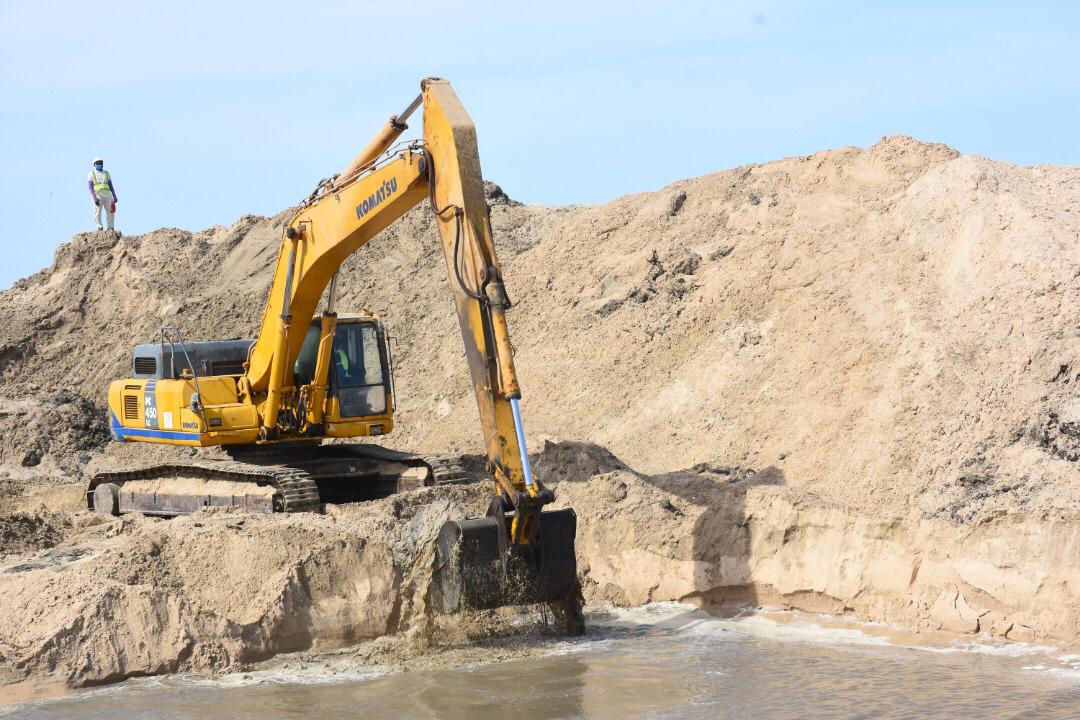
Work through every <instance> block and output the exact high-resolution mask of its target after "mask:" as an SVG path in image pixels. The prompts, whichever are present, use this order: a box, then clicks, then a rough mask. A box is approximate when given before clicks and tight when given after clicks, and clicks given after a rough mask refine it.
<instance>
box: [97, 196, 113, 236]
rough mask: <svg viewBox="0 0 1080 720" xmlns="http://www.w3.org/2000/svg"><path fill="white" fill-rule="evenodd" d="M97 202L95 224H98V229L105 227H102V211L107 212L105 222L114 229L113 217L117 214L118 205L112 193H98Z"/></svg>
mask: <svg viewBox="0 0 1080 720" xmlns="http://www.w3.org/2000/svg"><path fill="white" fill-rule="evenodd" d="M97 199H98V201H97V204H95V205H94V224H95V225H97V229H98V230H101V229H103V228H102V227H101V213H102V211H104V213H105V222H106V223H108V228H109V229H110V230H112V229H113V218H114V217H115V216H116V205H115V204H114V203H113V197H112V195H98V196H97Z"/></svg>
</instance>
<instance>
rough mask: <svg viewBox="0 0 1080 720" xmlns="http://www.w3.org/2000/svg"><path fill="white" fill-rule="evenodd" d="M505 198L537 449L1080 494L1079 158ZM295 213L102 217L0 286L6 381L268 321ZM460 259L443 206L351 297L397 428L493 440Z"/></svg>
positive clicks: (817, 166) (921, 147)
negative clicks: (445, 237) (441, 242)
mask: <svg viewBox="0 0 1080 720" xmlns="http://www.w3.org/2000/svg"><path fill="white" fill-rule="evenodd" d="M489 197H490V199H491V202H492V221H493V224H494V228H495V234H496V238H497V241H498V243H499V245H500V250H501V256H502V259H503V260H504V263H505V265H506V274H507V277H508V280H507V284H508V288H509V289H510V291H511V293H512V299H513V300H515V301H516V303H517V304H516V306H515V309H514V310H513V311H512V312H511V323H512V331H513V336H514V343H515V346H516V347H517V350H518V355H517V362H518V365H519V368H520V372H521V376H522V380H523V383H524V389H525V396H526V397H525V407H526V414H527V418H526V419H527V422H528V426H529V430H530V435H531V438H532V441H533V442H534V443H537V444H536V447H535V449H536V450H539V449H540V445H541V444H542V441H543V440H545V439H555V440H561V439H584V440H590V441H593V442H598V443H600V444H602V445H604V446H606V447H609V448H611V450H612V451H614V452H615V453H616V454H618V455H619V456H620V457H622V458H624V459H625V460H626V461H627V462H629V463H631V464H632V465H633V466H635V467H638V468H641V469H643V470H645V471H648V472H659V471H662V470H665V469H669V468H672V467H688V466H691V465H694V464H695V463H699V462H718V463H720V464H729V465H738V464H747V465H753V466H762V467H763V466H766V465H776V466H777V468H778V469H779V470H780V471H781V472H783V474H784V476H785V482H786V483H788V484H789V485H793V486H797V487H800V488H805V489H808V490H811V491H813V492H815V493H817V494H819V495H821V496H822V497H824V498H828V499H829V500H830V501H831V502H837V503H842V504H845V505H848V506H851V507H853V508H858V509H861V510H864V511H876V510H880V509H883V508H894V507H909V508H911V509H912V512H914V513H919V514H921V515H925V516H927V517H948V518H951V519H953V520H957V521H968V520H971V519H973V518H974V517H975V516H976V515H978V514H979V513H981V512H984V511H988V510H992V509H994V508H998V507H1016V506H1021V507H1033V508H1042V507H1049V506H1068V507H1076V506H1077V504H1078V498H1080V483H1078V482H1076V481H1077V479H1078V474H1077V470H1076V465H1075V458H1076V457H1077V455H1078V447H1080V431H1077V429H1076V428H1077V427H1078V425H1077V423H1076V422H1075V420H1074V419H1072V418H1074V416H1076V415H1077V413H1078V411H1077V410H1076V408H1075V407H1073V406H1072V405H1071V404H1070V402H1071V400H1072V398H1073V392H1072V388H1073V386H1074V385H1075V383H1076V382H1077V378H1078V377H1080V363H1078V362H1077V358H1078V354H1080V330H1077V328H1076V327H1075V322H1073V319H1072V313H1071V311H1070V308H1072V307H1074V306H1075V305H1076V302H1077V300H1078V299H1080V297H1078V295H1080V286H1078V285H1077V283H1076V282H1075V280H1074V278H1075V276H1076V274H1077V273H1078V272H1080V244H1077V242H1076V239H1077V237H1078V236H1080V169H1078V168H1073V167H1033V168H1019V167H1015V166H1012V165H1008V164H1005V163H1000V162H995V161H992V160H987V159H984V158H978V157H972V156H959V155H957V153H955V152H954V151H952V150H950V149H948V148H946V147H944V146H940V145H931V144H927V143H921V142H918V141H915V140H912V139H910V138H904V137H893V138H886V139H884V140H882V141H881V142H880V143H878V144H877V145H875V146H873V147H871V148H868V149H865V150H860V149H857V148H843V149H840V150H834V151H828V152H822V153H818V154H816V155H812V156H809V157H798V158H790V159H787V160H781V161H777V162H772V163H768V164H765V165H751V166H745V167H740V168H735V169H733V170H728V171H724V172H721V173H716V174H714V175H709V176H706V177H701V178H696V179H692V180H686V181H681V182H678V183H675V184H673V185H671V186H669V187H667V188H664V189H663V190H660V191H658V192H655V193H642V194H639V195H631V196H627V197H624V198H620V199H618V200H616V201H614V202H612V203H609V204H607V205H601V206H595V207H568V208H548V207H536V206H522V205H519V204H515V203H512V202H510V201H508V200H507V199H506V198H505V195H504V194H502V193H501V191H498V190H497V189H495V188H494V186H491V189H490V192H489ZM282 217H283V216H281V215H279V216H277V217H275V218H269V219H265V218H255V217H246V218H243V219H241V220H240V221H238V222H237V223H236V224H234V225H233V226H232V227H231V228H211V229H210V230H207V231H204V232H200V233H189V232H183V231H179V230H161V231H158V232H155V233H150V234H148V235H144V236H141V237H125V238H123V239H120V240H113V239H106V238H104V237H102V236H100V235H98V234H86V235H80V236H77V237H76V238H75V239H74V240H73V241H72V242H71V243H69V244H67V245H65V246H62V247H61V248H60V249H58V250H57V252H56V260H55V263H54V265H53V266H52V267H51V268H48V269H46V270H44V271H42V272H41V273H38V274H37V275H35V276H33V277H31V278H28V279H26V280H22V281H19V282H18V283H16V284H15V286H13V287H12V289H10V290H8V291H6V292H4V293H0V319H2V322H0V392H2V393H4V394H5V395H8V396H9V397H15V398H20V397H26V396H27V395H30V396H34V395H35V394H36V393H37V392H40V388H72V389H74V390H77V391H78V392H79V393H80V394H81V395H83V396H85V397H86V398H88V399H89V400H90V401H92V402H95V403H99V404H100V403H101V402H102V401H103V397H104V388H105V387H106V385H107V383H108V381H109V380H111V379H112V378H115V377H120V376H122V375H123V374H124V373H125V372H126V371H127V368H128V363H129V353H130V346H131V345H132V344H133V343H135V342H145V341H148V340H152V339H153V338H154V337H155V336H156V332H157V329H158V328H159V327H160V326H161V325H162V324H179V325H180V326H181V327H182V328H183V329H184V331H185V334H186V336H188V337H190V338H192V339H206V338H225V337H241V336H247V335H250V334H251V332H252V331H253V329H254V328H255V327H256V325H257V321H258V313H259V312H260V308H261V307H262V301H263V295H264V293H265V288H266V285H267V281H268V278H269V276H270V272H271V263H272V261H273V259H274V256H275V253H276V251H277V243H278V239H279V233H280V227H281V222H282ZM444 275H445V266H444V263H443V260H442V257H441V254H440V251H439V246H438V242H437V240H436V235H435V229H434V226H433V223H432V221H431V217H430V213H429V211H427V209H426V208H417V209H415V210H414V211H412V212H411V213H409V214H408V215H407V216H406V217H405V218H403V219H402V221H400V222H399V223H397V224H396V225H394V226H393V227H392V228H390V229H389V230H387V231H386V232H385V233H383V235H382V236H380V237H378V238H376V239H375V240H374V241H372V242H371V243H370V244H369V246H368V247H367V248H365V249H364V250H363V251H362V252H360V253H357V254H356V255H355V256H354V257H353V258H352V259H351V260H350V261H349V263H348V264H347V266H346V268H345V270H344V273H343V280H344V283H343V285H344V288H343V291H342V295H341V300H340V306H341V307H342V308H368V309H371V310H375V311H377V312H379V313H380V314H382V315H383V316H384V317H385V319H386V320H387V322H388V324H389V326H390V328H391V331H392V333H393V334H394V336H395V337H396V338H397V340H398V342H397V343H396V347H397V354H396V357H395V361H396V367H397V372H398V383H397V386H398V390H399V396H400V397H399V400H400V406H401V414H400V422H399V430H398V431H397V433H396V435H395V436H394V438H393V442H394V443H396V444H398V445H402V446H407V447H410V448H415V449H418V450H424V451H447V450H451V451H458V452H477V451H479V449H480V443H479V440H478V436H477V433H476V427H475V424H474V423H473V422H472V419H474V418H475V416H476V415H475V413H476V411H475V407H474V402H473V399H472V395H471V393H470V391H469V388H468V384H467V379H466V377H467V373H465V372H464V366H463V364H462V360H461V349H460V342H459V340H458V338H457V332H458V331H457V325H456V322H455V320H454V317H453V314H452V310H451V307H450V304H449V303H448V302H447V297H449V295H448V293H447V289H446V282H447V281H446V279H445V277H444ZM71 348H79V352H71ZM30 387H36V388H39V390H38V391H33V390H27V388H30ZM541 389H544V390H543V391H541ZM23 452H25V451H23ZM5 461H7V458H6V457H5Z"/></svg>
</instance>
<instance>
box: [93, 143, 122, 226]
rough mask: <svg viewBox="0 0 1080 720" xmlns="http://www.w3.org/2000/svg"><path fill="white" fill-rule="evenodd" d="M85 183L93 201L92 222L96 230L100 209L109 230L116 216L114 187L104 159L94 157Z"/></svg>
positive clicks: (99, 224)
mask: <svg viewBox="0 0 1080 720" xmlns="http://www.w3.org/2000/svg"><path fill="white" fill-rule="evenodd" d="M87 184H88V185H89V187H90V197H91V198H92V199H93V201H94V223H95V224H96V225H97V229H98V230H102V229H103V228H102V227H101V211H102V210H104V211H105V220H106V222H107V224H108V228H109V230H112V229H113V218H114V217H115V216H116V188H114V187H113V184H112V178H111V177H110V176H109V171H108V170H106V169H105V161H104V160H102V159H101V158H99V157H97V158H94V168H93V170H91V171H90V175H89V176H87Z"/></svg>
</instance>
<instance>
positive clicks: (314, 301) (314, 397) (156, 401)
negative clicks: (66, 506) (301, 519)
mask: <svg viewBox="0 0 1080 720" xmlns="http://www.w3.org/2000/svg"><path fill="white" fill-rule="evenodd" d="M421 106H422V107H423V137H422V139H421V140H417V141H413V142H408V143H398V144H395V143H397V141H398V138H399V137H400V136H401V134H402V133H403V132H404V131H405V130H406V129H407V128H408V125H407V120H408V119H409V117H410V116H411V115H412V114H413V113H414V112H415V111H416V110H418V109H419V108H420V107H421ZM422 202H427V203H428V204H429V205H430V208H431V210H432V212H433V213H434V215H435V218H436V223H437V225H438V229H439V235H440V238H441V243H442V249H443V254H444V256H445V258H446V266H447V271H448V276H449V280H450V289H451V291H452V294H453V299H454V306H455V309H456V311H457V316H458V324H459V327H460V330H461V336H462V340H463V343H464V348H465V357H466V360H467V363H468V366H469V373H470V377H471V381H472V387H473V391H474V393H475V396H476V403H477V408H478V410H479V414H480V424H481V435H482V437H483V438H484V442H485V452H486V456H487V462H486V465H485V471H486V473H487V475H488V476H489V477H490V479H491V481H492V482H493V485H494V490H495V498H494V500H493V501H492V503H491V506H490V508H489V510H488V514H487V516H486V517H484V518H478V519H471V520H464V521H460V522H454V521H451V522H447V523H446V524H445V526H444V527H443V528H442V530H441V532H440V533H439V536H438V540H437V542H436V549H435V550H436V551H435V563H436V567H435V575H434V578H435V583H434V589H433V592H434V595H435V598H436V603H435V604H436V606H437V607H438V608H440V609H441V610H442V611H444V612H455V611H457V610H459V609H462V608H492V607H498V606H501V605H508V604H521V603H536V602H558V601H560V600H562V599H564V598H566V597H568V596H569V595H571V594H573V593H574V592H575V591H576V586H577V570H576V561H575V555H574V538H575V533H576V516H575V515H574V512H573V510H559V511H545V510H544V507H545V506H546V505H547V504H549V503H550V502H552V501H553V500H554V494H553V493H552V491H551V490H549V489H548V488H546V487H544V485H543V484H542V482H541V481H540V479H539V478H536V477H535V476H534V475H533V473H532V469H531V467H530V465H529V458H528V455H527V453H526V451H525V433H524V427H523V424H522V419H521V406H520V402H521V397H522V393H521V387H520V383H519V381H518V377H517V370H516V368H515V365H514V357H513V349H512V346H511V343H510V335H509V330H508V327H507V319H506V312H507V310H508V309H509V308H510V300H509V297H508V294H507V291H506V287H505V284H504V282H503V277H502V268H501V266H500V264H499V261H498V257H497V255H496V252H495V244H494V241H493V238H492V231H491V220H490V217H489V208H488V205H487V202H486V199H485V196H484V186H483V176H482V174H481V171H480V156H479V152H478V150H477V145H476V128H475V126H474V125H473V122H472V120H471V119H470V118H469V115H468V113H467V112H466V111H465V108H464V107H463V106H462V104H461V102H460V100H459V99H458V97H457V95H456V94H455V93H454V90H453V89H452V88H451V87H450V84H449V83H448V82H447V81H445V80H442V79H440V78H426V79H425V80H423V81H422V82H421V94H420V96H419V97H417V99H416V100H414V101H413V102H412V103H410V105H409V106H408V108H407V109H406V110H405V111H404V112H403V113H401V115H397V116H393V117H391V118H390V120H389V121H388V122H387V123H386V125H385V126H384V127H383V128H382V130H381V131H380V132H379V133H378V134H377V135H376V137H375V138H374V139H372V140H371V141H370V142H369V143H368V144H367V145H366V146H365V147H364V149H363V151H361V153H360V154H359V155H358V156H357V157H356V158H355V159H354V160H353V161H352V162H351V163H350V164H349V165H348V166H347V167H346V169H345V170H344V171H343V172H341V173H340V174H338V175H336V176H334V177H332V178H329V179H327V180H324V181H322V182H321V183H320V184H319V186H318V187H317V188H316V190H315V192H313V193H312V194H311V195H310V196H309V197H308V198H307V199H305V200H304V201H303V202H302V203H301V204H300V205H299V206H298V207H297V208H296V210H295V211H294V212H293V214H292V215H291V217H290V218H289V220H288V221H287V222H286V223H285V228H284V231H283V233H282V235H283V236H282V240H281V247H280V250H279V253H278V259H277V264H276V266H275V269H274V275H273V278H272V280H271V284H270V292H269V296H268V298H267V302H266V306H265V308H264V309H263V315H262V321H261V323H260V326H259V331H258V334H257V336H256V337H255V338H254V339H253V340H230V341H204V342H187V341H185V340H184V339H183V337H182V336H181V333H180V330H179V329H178V328H165V329H163V330H162V333H161V336H160V338H159V339H158V342H156V343H150V344H144V345H138V346H136V348H135V356H134V361H133V365H132V369H133V377H131V378H129V379H125V380H117V381H114V382H113V383H112V384H111V386H110V388H109V406H110V410H111V426H112V432H113V437H114V439H116V440H118V441H123V442H151V443H164V444H172V445H188V446H195V447H207V446H222V447H223V448H224V449H225V450H226V451H227V452H228V454H229V455H230V458H231V459H230V460H228V461H221V460H216V461H215V460H197V461H186V462H180V461H178V462H174V463H168V464H162V465H155V466H151V467H145V468H137V469H129V470H118V471H109V472H102V473H98V474H97V475H95V476H94V477H93V478H92V479H91V481H90V485H89V487H88V488H87V505H88V506H89V507H90V508H91V509H93V510H96V511H98V512H103V513H109V514H120V513H124V512H133V511H138V512H143V513H148V514H155V515H162V516H173V515H180V514H184V513H189V512H195V511H197V510H200V509H202V508H204V507H208V506H238V507H243V508H246V509H248V510H250V511H253V512H265V513H274V512H317V511H319V510H320V509H321V506H322V504H324V503H327V502H350V501H357V500H365V499H371V498H373V497H380V496H385V495H386V494H389V493H392V492H402V491H407V490H411V489H415V488H418V487H423V486H428V485H434V484H439V483H444V482H462V481H464V480H465V473H464V470H463V469H462V468H461V467H460V466H459V465H457V463H456V462H454V461H453V460H452V459H449V458H445V457H440V456H435V457H428V456H419V455H416V454H412V453H403V452H397V451H394V450H389V449H387V448H383V447H381V446H379V445H374V444H371V443H330V444H323V440H327V439H346V438H363V437H375V436H381V435H386V434H388V433H390V432H391V431H392V430H393V427H394V411H395V406H394V405H395V400H396V397H395V393H394V384H393V378H392V368H393V364H392V362H391V358H390V346H389V343H388V342H387V340H388V335H387V333H386V331H385V329H384V327H383V325H382V322H381V321H380V320H379V318H378V317H376V316H375V315H373V314H371V313H367V312H363V313H357V314H346V313H339V312H338V311H337V308H336V295H337V281H338V274H339V272H340V269H341V266H342V264H343V263H344V262H345V261H346V260H347V259H348V258H349V257H350V256H351V255H352V254H353V253H354V252H356V251H357V250H359V249H360V248H361V247H363V246H364V245H365V244H366V243H367V242H369V241H370V240H371V239H372V238H373V237H375V235H377V234H378V233H379V232H380V231H381V230H383V229H385V228H386V227H388V226H389V225H390V224H391V223H393V222H394V221H395V220H397V219H398V218H399V217H401V216H402V215H403V214H404V213H405V212H406V211H408V210H409V209H410V208H412V207H415V206H416V205H418V204H420V203H422ZM320 304H322V309H321V311H320V309H319V306H320Z"/></svg>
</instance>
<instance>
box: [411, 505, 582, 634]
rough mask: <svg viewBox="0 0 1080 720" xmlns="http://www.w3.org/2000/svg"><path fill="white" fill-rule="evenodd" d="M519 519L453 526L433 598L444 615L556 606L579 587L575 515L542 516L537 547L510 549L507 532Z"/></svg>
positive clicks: (440, 543)
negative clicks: (528, 606)
mask: <svg viewBox="0 0 1080 720" xmlns="http://www.w3.org/2000/svg"><path fill="white" fill-rule="evenodd" d="M512 519H513V514H512V513H511V514H509V515H508V516H506V518H505V519H503V518H499V517H491V516H489V517H485V518H477V519H469V520H459V521H455V520H449V521H447V522H446V523H444V524H443V526H442V529H441V530H440V532H439V537H438V539H437V540H436V544H435V573H434V582H433V584H432V598H433V604H434V607H435V608H436V609H438V610H439V611H440V612H443V613H447V614H449V613H454V612H457V611H458V610H463V609H469V610H484V609H490V608H497V607H503V606H506V605H530V604H535V603H556V602H559V601H561V600H564V599H566V598H567V597H568V596H570V595H571V594H572V593H573V591H574V588H575V587H576V584H577V559H576V556H575V554H574V537H575V535H576V534H577V515H575V514H574V511H573V510H553V511H549V512H544V513H541V514H540V529H539V532H538V533H537V535H538V537H537V542H536V544H535V546H530V547H528V548H525V549H522V548H518V547H514V546H510V545H508V542H507V538H506V528H507V526H508V525H509V523H510V521H512Z"/></svg>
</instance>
